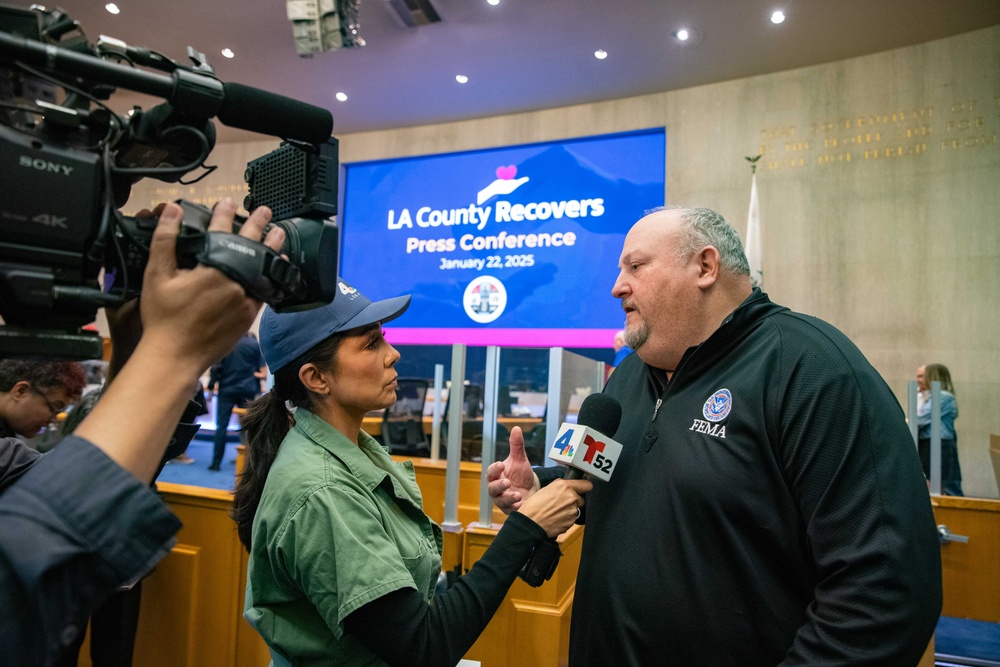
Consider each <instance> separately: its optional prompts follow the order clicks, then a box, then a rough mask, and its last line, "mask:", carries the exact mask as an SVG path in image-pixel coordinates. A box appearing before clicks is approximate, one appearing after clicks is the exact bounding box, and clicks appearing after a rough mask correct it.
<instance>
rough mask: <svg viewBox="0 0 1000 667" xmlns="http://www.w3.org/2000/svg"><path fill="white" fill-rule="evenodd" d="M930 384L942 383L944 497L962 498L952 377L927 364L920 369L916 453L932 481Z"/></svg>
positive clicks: (935, 366) (918, 377) (942, 368)
mask: <svg viewBox="0 0 1000 667" xmlns="http://www.w3.org/2000/svg"><path fill="white" fill-rule="evenodd" d="M931 382H940V383H941V493H943V494H944V495H946V496H962V495H965V494H964V493H962V467H961V466H960V465H959V463H958V436H957V435H956V434H955V420H956V419H957V418H958V401H957V400H956V399H955V387H954V386H953V385H952V383H951V373H949V372H948V367H947V366H942V365H941V364H927V365H925V366H921V367H919V368H918V369H917V389H918V390H919V391H920V400H919V401H918V405H917V453H918V454H920V465H922V466H923V468H924V477H926V478H927V479H930V478H931V406H932V402H931Z"/></svg>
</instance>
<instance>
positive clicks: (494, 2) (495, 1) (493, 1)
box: [486, 0, 500, 7]
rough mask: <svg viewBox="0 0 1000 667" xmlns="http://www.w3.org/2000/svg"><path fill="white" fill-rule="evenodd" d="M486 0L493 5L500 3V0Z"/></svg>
mask: <svg viewBox="0 0 1000 667" xmlns="http://www.w3.org/2000/svg"><path fill="white" fill-rule="evenodd" d="M486 2H488V3H490V4H491V5H493V6H494V7H496V6H497V5H499V4H500V0H486Z"/></svg>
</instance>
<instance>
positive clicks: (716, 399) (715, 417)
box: [701, 389, 733, 422]
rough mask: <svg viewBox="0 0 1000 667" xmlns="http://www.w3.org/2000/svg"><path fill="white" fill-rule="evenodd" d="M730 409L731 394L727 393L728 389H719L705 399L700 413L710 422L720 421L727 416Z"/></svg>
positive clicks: (731, 403) (731, 407) (731, 405)
mask: <svg viewBox="0 0 1000 667" xmlns="http://www.w3.org/2000/svg"><path fill="white" fill-rule="evenodd" d="M732 409H733V395H732V394H731V393H729V390H728V389H720V390H719V391H717V392H715V393H714V394H712V395H711V396H710V397H709V399H708V400H707V401H705V407H704V408H702V409H701V413H702V414H703V415H705V419H707V420H708V421H710V422H721V421H722V420H723V419H725V418H726V417H728V416H729V411H730V410H732Z"/></svg>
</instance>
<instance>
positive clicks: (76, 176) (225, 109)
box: [0, 5, 338, 359]
mask: <svg viewBox="0 0 1000 667" xmlns="http://www.w3.org/2000/svg"><path fill="white" fill-rule="evenodd" d="M188 56H189V58H190V59H191V61H192V64H191V65H185V64H181V63H178V62H175V61H173V60H170V59H169V58H167V57H165V56H163V55H161V54H159V53H156V52H154V51H150V50H147V49H143V48H138V47H133V46H129V45H127V44H125V43H124V42H121V41H119V40H116V39H111V38H107V37H103V36H102V37H101V38H100V39H99V40H98V41H97V42H96V44H92V43H90V42H89V41H88V39H87V36H86V34H85V33H84V32H83V30H82V29H81V28H80V26H79V25H78V24H77V23H76V22H75V21H72V20H71V19H70V18H69V17H68V16H67V15H66V14H65V12H63V11H62V10H60V9H54V10H51V11H50V10H47V9H45V8H42V7H38V6H33V7H32V8H31V9H19V8H14V7H9V6H4V5H0V169H2V173H3V175H4V176H3V178H4V181H5V182H4V184H3V186H2V188H0V316H2V317H3V320H4V323H5V326H0V357H3V356H43V357H64V358H72V359H83V358H93V357H99V356H101V354H102V341H101V340H100V338H99V337H97V336H96V335H88V334H87V333H85V332H83V331H81V327H82V326H84V325H86V324H87V323H89V322H91V321H93V319H94V316H95V313H96V310H97V308H99V307H102V306H111V305H116V304H121V303H123V302H125V301H126V300H129V299H132V298H134V297H136V296H137V295H138V294H139V292H140V290H141V286H142V274H143V271H144V269H145V266H146V261H147V259H148V257H149V243H150V240H151V238H152V231H153V229H154V228H155V226H156V220H155V218H150V217H133V216H126V215H123V214H122V213H121V212H120V211H119V210H118V209H119V207H121V206H123V205H124V204H125V202H126V201H127V199H128V196H129V192H130V189H131V186H132V184H133V183H135V182H137V181H138V180H140V179H142V178H146V177H149V178H156V179H159V180H162V181H167V182H180V183H182V184H185V185H186V184H190V183H194V182H196V181H197V180H200V179H201V178H203V177H204V176H206V175H207V174H208V173H210V171H211V170H212V169H214V167H208V166H206V165H205V160H206V158H207V157H208V155H209V153H210V152H211V150H212V148H213V147H214V143H215V128H214V125H213V124H212V121H211V120H210V119H211V118H213V117H214V118H218V120H219V121H221V122H222V123H223V124H225V125H228V126H231V127H237V128H241V129H247V130H252V131H255V132H260V133H263V134H268V135H272V136H276V137H280V138H282V139H284V142H283V143H282V145H281V147H279V148H278V149H277V150H276V151H274V152H273V153H270V154H268V155H265V156H263V157H260V158H257V159H256V160H253V161H251V162H250V163H249V164H248V165H247V171H246V174H245V177H246V180H247V182H248V184H249V192H250V194H249V195H248V196H247V198H246V199H245V200H244V205H245V207H246V208H247V209H248V210H253V209H254V208H256V207H257V206H261V205H266V206H268V207H270V208H271V209H272V212H273V214H274V215H273V217H272V222H271V225H277V226H279V227H282V228H283V229H284V230H285V236H286V241H285V244H284V246H283V247H282V249H281V252H280V253H279V252H274V251H273V250H271V249H269V248H267V247H266V246H264V245H263V243H261V242H258V241H254V240H251V239H246V238H243V237H240V236H238V235H235V234H226V233H216V232H211V233H209V232H207V227H208V222H209V219H210V217H211V211H209V210H208V209H206V208H204V207H202V206H200V205H197V204H193V203H191V202H183V201H182V202H178V203H180V204H181V205H182V207H183V208H184V212H185V215H184V222H183V223H182V227H181V232H180V236H179V237H178V242H177V258H178V265H179V266H181V267H187V268H190V267H193V266H195V265H196V264H197V263H201V264H205V265H208V266H213V267H216V268H218V269H219V270H221V271H223V273H225V274H226V275H227V276H228V277H230V278H231V279H233V280H235V281H237V282H239V283H240V284H241V285H243V287H244V289H245V290H246V291H247V293H248V294H249V295H251V296H254V297H256V298H258V299H261V300H263V301H266V302H267V303H269V304H270V305H271V306H272V307H273V308H274V309H275V310H279V311H280V310H303V309H307V308H311V307H316V306H319V305H323V304H326V303H329V302H330V301H331V300H332V299H333V297H334V293H335V292H336V276H337V250H338V231H337V226H336V223H335V222H333V221H332V220H331V219H330V217H331V216H333V215H335V214H336V212H337V171H338V154H337V141H336V139H335V138H332V137H331V136H330V135H331V132H332V131H333V117H332V115H331V114H330V112H329V111H327V110H325V109H322V108H319V107H315V106H312V105H309V104H305V103H303V102H299V101H297V100H293V99H290V98H287V97H283V96H281V95H277V94H274V93H269V92H266V91H263V90H259V89H256V88H251V87H249V86H244V85H241V84H238V83H224V82H222V81H220V80H219V79H218V78H216V77H215V76H214V72H213V70H212V68H211V67H210V66H209V65H208V63H207V62H206V60H205V57H204V55H202V54H200V53H198V52H196V51H195V50H194V49H192V48H191V47H188ZM154 70H156V71H154ZM116 87H123V88H128V89H130V90H134V91H137V92H141V93H146V94H149V95H154V96H157V97H160V98H163V99H164V100H165V102H163V103H161V104H159V105H157V106H154V107H152V108H150V109H148V110H145V111H144V110H142V109H140V108H139V107H135V108H134V109H133V110H132V112H131V113H130V114H128V115H119V114H117V113H115V112H113V111H112V110H111V109H110V108H109V107H108V106H107V105H106V104H105V101H106V100H108V99H109V98H110V97H111V95H112V94H113V93H114V92H115V90H116ZM198 168H201V169H203V170H204V173H202V174H201V175H200V176H198V177H197V178H195V179H194V180H189V181H184V180H182V179H183V178H184V177H185V176H186V175H187V174H188V173H190V172H192V171H194V170H195V169H198ZM242 220H243V219H240V220H238V221H237V223H236V225H235V226H234V231H237V230H238V228H239V226H240V225H241V224H242ZM268 229H270V226H269V227H268ZM267 231H268V230H265V234H266V232H267ZM102 273H103V281H101V280H100V278H101V276H102ZM99 282H103V285H99ZM192 296H193V295H192Z"/></svg>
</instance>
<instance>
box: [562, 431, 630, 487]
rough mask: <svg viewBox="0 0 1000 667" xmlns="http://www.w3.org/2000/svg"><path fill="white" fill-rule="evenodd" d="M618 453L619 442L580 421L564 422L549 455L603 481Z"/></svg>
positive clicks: (616, 460) (606, 479)
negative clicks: (573, 422) (577, 422)
mask: <svg viewBox="0 0 1000 667" xmlns="http://www.w3.org/2000/svg"><path fill="white" fill-rule="evenodd" d="M621 453H622V446H621V443H619V442H616V441H614V440H612V439H611V438H609V437H608V436H606V435H603V434H601V433H598V432H597V431H595V430H594V429H592V428H588V427H586V426H582V425H580V424H566V423H564V424H563V425H562V427H561V428H560V429H559V433H558V435H556V441H555V442H553V443H552V449H551V450H550V451H549V458H550V459H552V460H553V461H556V462H558V463H562V464H564V465H567V466H569V467H571V468H576V469H577V470H579V471H581V472H584V473H586V474H588V475H590V476H592V477H595V478H597V479H601V480H604V481H605V482H606V481H608V480H609V479H611V473H613V472H614V468H615V464H616V463H617V462H618V457H619V456H621Z"/></svg>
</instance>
